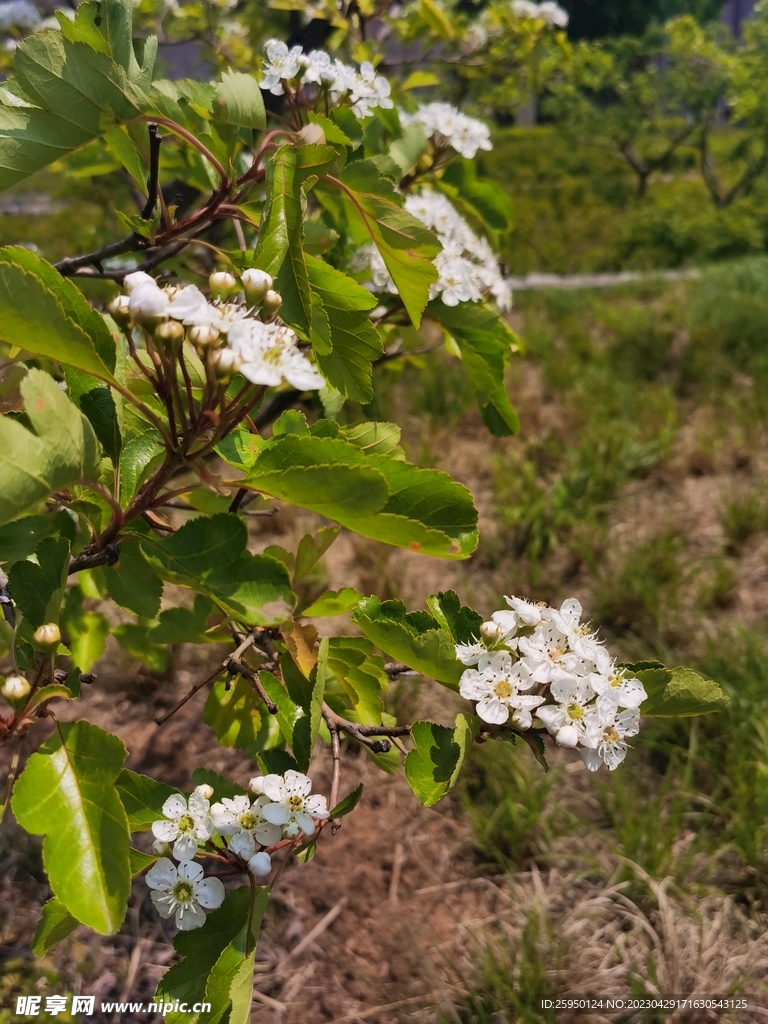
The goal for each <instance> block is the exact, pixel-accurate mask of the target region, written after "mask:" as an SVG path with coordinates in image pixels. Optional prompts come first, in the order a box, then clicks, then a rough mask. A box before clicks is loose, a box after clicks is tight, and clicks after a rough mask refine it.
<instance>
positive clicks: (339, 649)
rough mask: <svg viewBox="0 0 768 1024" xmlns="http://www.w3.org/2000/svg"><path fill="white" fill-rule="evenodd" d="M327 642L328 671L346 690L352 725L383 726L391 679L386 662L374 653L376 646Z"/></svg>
mask: <svg viewBox="0 0 768 1024" xmlns="http://www.w3.org/2000/svg"><path fill="white" fill-rule="evenodd" d="M323 642H324V643H326V644H327V645H328V654H327V669H328V671H329V672H330V673H332V675H333V677H334V678H335V679H336V680H338V682H339V683H340V684H341V686H342V689H343V691H344V693H345V695H346V699H347V701H348V704H349V707H350V709H351V712H352V713H351V715H350V718H351V719H352V721H355V722H362V723H363V724H364V725H381V723H382V715H383V712H384V704H383V701H382V696H383V694H384V692H385V690H386V689H387V686H388V684H389V677H388V676H387V673H386V672H385V671H384V661H383V659H382V658H381V657H380V656H379V655H377V654H374V653H373V644H372V643H371V642H370V641H369V640H365V639H363V637H356V636H355V637H333V638H331V639H330V640H328V639H326V640H324V641H323ZM326 685H327V683H326Z"/></svg>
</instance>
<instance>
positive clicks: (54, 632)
mask: <svg viewBox="0 0 768 1024" xmlns="http://www.w3.org/2000/svg"><path fill="white" fill-rule="evenodd" d="M32 639H33V641H34V644H35V647H37V648H39V649H40V650H41V651H48V652H49V653H50V652H51V651H55V650H56V648H57V647H58V646H59V643H60V642H61V631H60V629H59V627H58V626H57V625H56V623H55V622H46V623H45V625H43V626H38V627H37V629H36V630H35V635H34V636H33V638H32Z"/></svg>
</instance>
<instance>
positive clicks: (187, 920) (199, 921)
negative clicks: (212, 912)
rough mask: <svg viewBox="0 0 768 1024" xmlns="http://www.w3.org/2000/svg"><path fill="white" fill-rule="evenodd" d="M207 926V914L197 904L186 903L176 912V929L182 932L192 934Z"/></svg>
mask: <svg viewBox="0 0 768 1024" xmlns="http://www.w3.org/2000/svg"><path fill="white" fill-rule="evenodd" d="M204 924H205V913H204V912H203V911H202V910H201V909H200V907H198V905H197V904H196V903H185V904H184V905H183V906H181V907H179V908H178V909H177V910H176V927H177V928H178V929H179V931H180V932H191V931H192V929H193V928H201V927H202V926H203V925H204Z"/></svg>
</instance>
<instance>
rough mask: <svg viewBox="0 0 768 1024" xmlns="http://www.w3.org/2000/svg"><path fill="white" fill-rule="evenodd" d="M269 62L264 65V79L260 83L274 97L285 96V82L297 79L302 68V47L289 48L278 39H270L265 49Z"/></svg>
mask: <svg viewBox="0 0 768 1024" xmlns="http://www.w3.org/2000/svg"><path fill="white" fill-rule="evenodd" d="M264 50H265V52H266V54H267V60H266V62H265V64H264V78H263V79H262V81H261V82H260V83H259V84H260V86H261V88H262V89H269V91H270V92H271V93H272V94H273V95H274V96H282V95H283V91H284V90H283V81H290V79H292V78H296V76H297V75H298V73H299V69H300V67H301V64H300V58H301V53H302V50H301V47H300V46H292V47H291V49H290V50H289V49H288V46H287V45H286V44H285V43H283V42H280V41H279V40H278V39H270V40H269V42H268V43H267V45H266V46H265V47H264Z"/></svg>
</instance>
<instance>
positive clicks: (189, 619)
mask: <svg viewBox="0 0 768 1024" xmlns="http://www.w3.org/2000/svg"><path fill="white" fill-rule="evenodd" d="M215 611H217V608H216V605H215V604H214V603H213V601H211V600H210V599H209V598H207V597H204V596H203V595H202V594H198V595H197V597H196V598H195V605H194V608H167V609H166V610H165V611H164V612H161V613H160V617H159V619H158V623H157V625H156V626H154V627H153V628H152V629H151V630H150V631H149V633H148V634H147V635H148V638H149V640H150V641H151V642H152V643H153V644H200V643H207V642H209V641H216V640H217V639H218V638H217V637H216V636H215V635H211V636H206V635H204V634H205V630H206V627H207V624H208V619H209V617H210V616H211V615H213V613H214V612H215Z"/></svg>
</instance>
